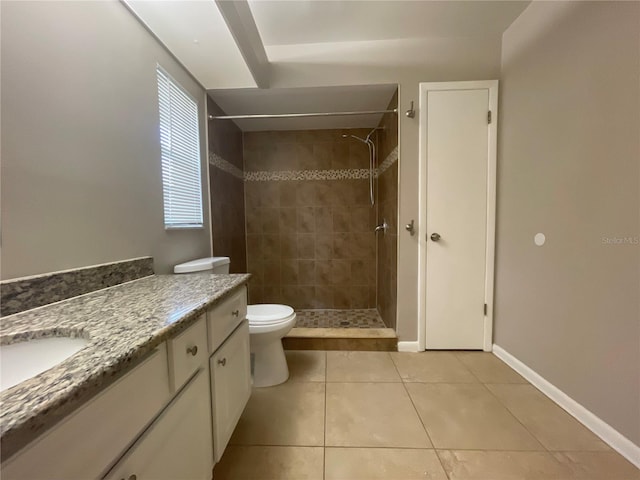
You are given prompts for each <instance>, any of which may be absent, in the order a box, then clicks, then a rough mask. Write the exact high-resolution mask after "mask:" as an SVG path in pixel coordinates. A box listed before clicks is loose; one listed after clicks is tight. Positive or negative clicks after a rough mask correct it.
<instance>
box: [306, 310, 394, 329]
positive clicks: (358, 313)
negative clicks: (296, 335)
mask: <svg viewBox="0 0 640 480" xmlns="http://www.w3.org/2000/svg"><path fill="white" fill-rule="evenodd" d="M296 316H297V319H296V328H386V325H385V324H384V322H383V321H382V319H381V318H380V314H379V313H378V311H377V310H376V309H375V308H371V309H353V310H298V311H296Z"/></svg>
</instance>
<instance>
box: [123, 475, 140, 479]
mask: <svg viewBox="0 0 640 480" xmlns="http://www.w3.org/2000/svg"><path fill="white" fill-rule="evenodd" d="M121 480H125V479H124V478H122V479H121ZM127 480H138V476H137V475H135V474H134V475H129V478H127Z"/></svg>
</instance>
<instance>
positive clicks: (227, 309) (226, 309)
mask: <svg viewBox="0 0 640 480" xmlns="http://www.w3.org/2000/svg"><path fill="white" fill-rule="evenodd" d="M207 317H208V322H209V351H210V352H215V351H216V349H217V348H218V347H219V346H220V345H221V344H222V342H224V341H225V339H226V338H227V337H228V336H229V335H230V334H231V332H233V330H234V329H235V328H236V327H237V326H238V325H239V324H240V322H242V321H243V320H244V319H245V318H247V288H246V287H244V286H243V287H241V288H240V289H239V290H238V291H237V292H236V293H234V294H233V295H232V296H231V297H230V298H228V299H226V300H225V301H223V302H222V303H220V305H217V306H215V307H213V308H212V309H211V310H209V311H208V312H207Z"/></svg>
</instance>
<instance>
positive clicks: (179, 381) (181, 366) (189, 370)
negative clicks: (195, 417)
mask: <svg viewBox="0 0 640 480" xmlns="http://www.w3.org/2000/svg"><path fill="white" fill-rule="evenodd" d="M167 346H168V349H169V382H170V385H171V391H172V392H175V391H176V390H178V389H179V388H180V387H181V386H182V385H184V382H186V381H187V380H188V379H189V377H191V375H193V372H195V371H196V370H197V369H198V368H199V367H200V366H201V365H204V364H206V361H207V359H208V358H209V352H208V350H207V323H206V320H205V315H201V316H200V318H199V319H198V321H196V323H194V324H193V325H191V326H190V327H189V328H188V329H187V330H185V331H184V332H182V333H181V334H180V335H178V336H177V337H175V338H172V339H171V340H169V341H167Z"/></svg>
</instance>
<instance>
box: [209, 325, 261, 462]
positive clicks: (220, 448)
mask: <svg viewBox="0 0 640 480" xmlns="http://www.w3.org/2000/svg"><path fill="white" fill-rule="evenodd" d="M210 370H211V403H212V406H213V425H214V427H213V430H214V441H213V447H214V459H215V462H216V463H217V462H219V461H220V458H222V454H223V453H224V449H225V448H226V446H227V444H228V443H229V439H230V438H231V434H232V433H233V430H234V429H235V428H236V425H237V423H238V420H239V419H240V415H242V411H243V410H244V407H245V405H246V404H247V401H248V400H249V396H250V395H251V359H250V352H249V322H248V321H247V320H244V321H243V322H242V323H241V324H240V326H239V327H238V328H237V329H236V330H235V331H234V332H233V334H232V335H231V336H230V337H229V338H228V339H227V340H226V341H225V342H224V343H223V344H222V346H221V347H220V348H219V349H218V350H217V351H216V353H214V354H213V355H212V356H211V360H210Z"/></svg>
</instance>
